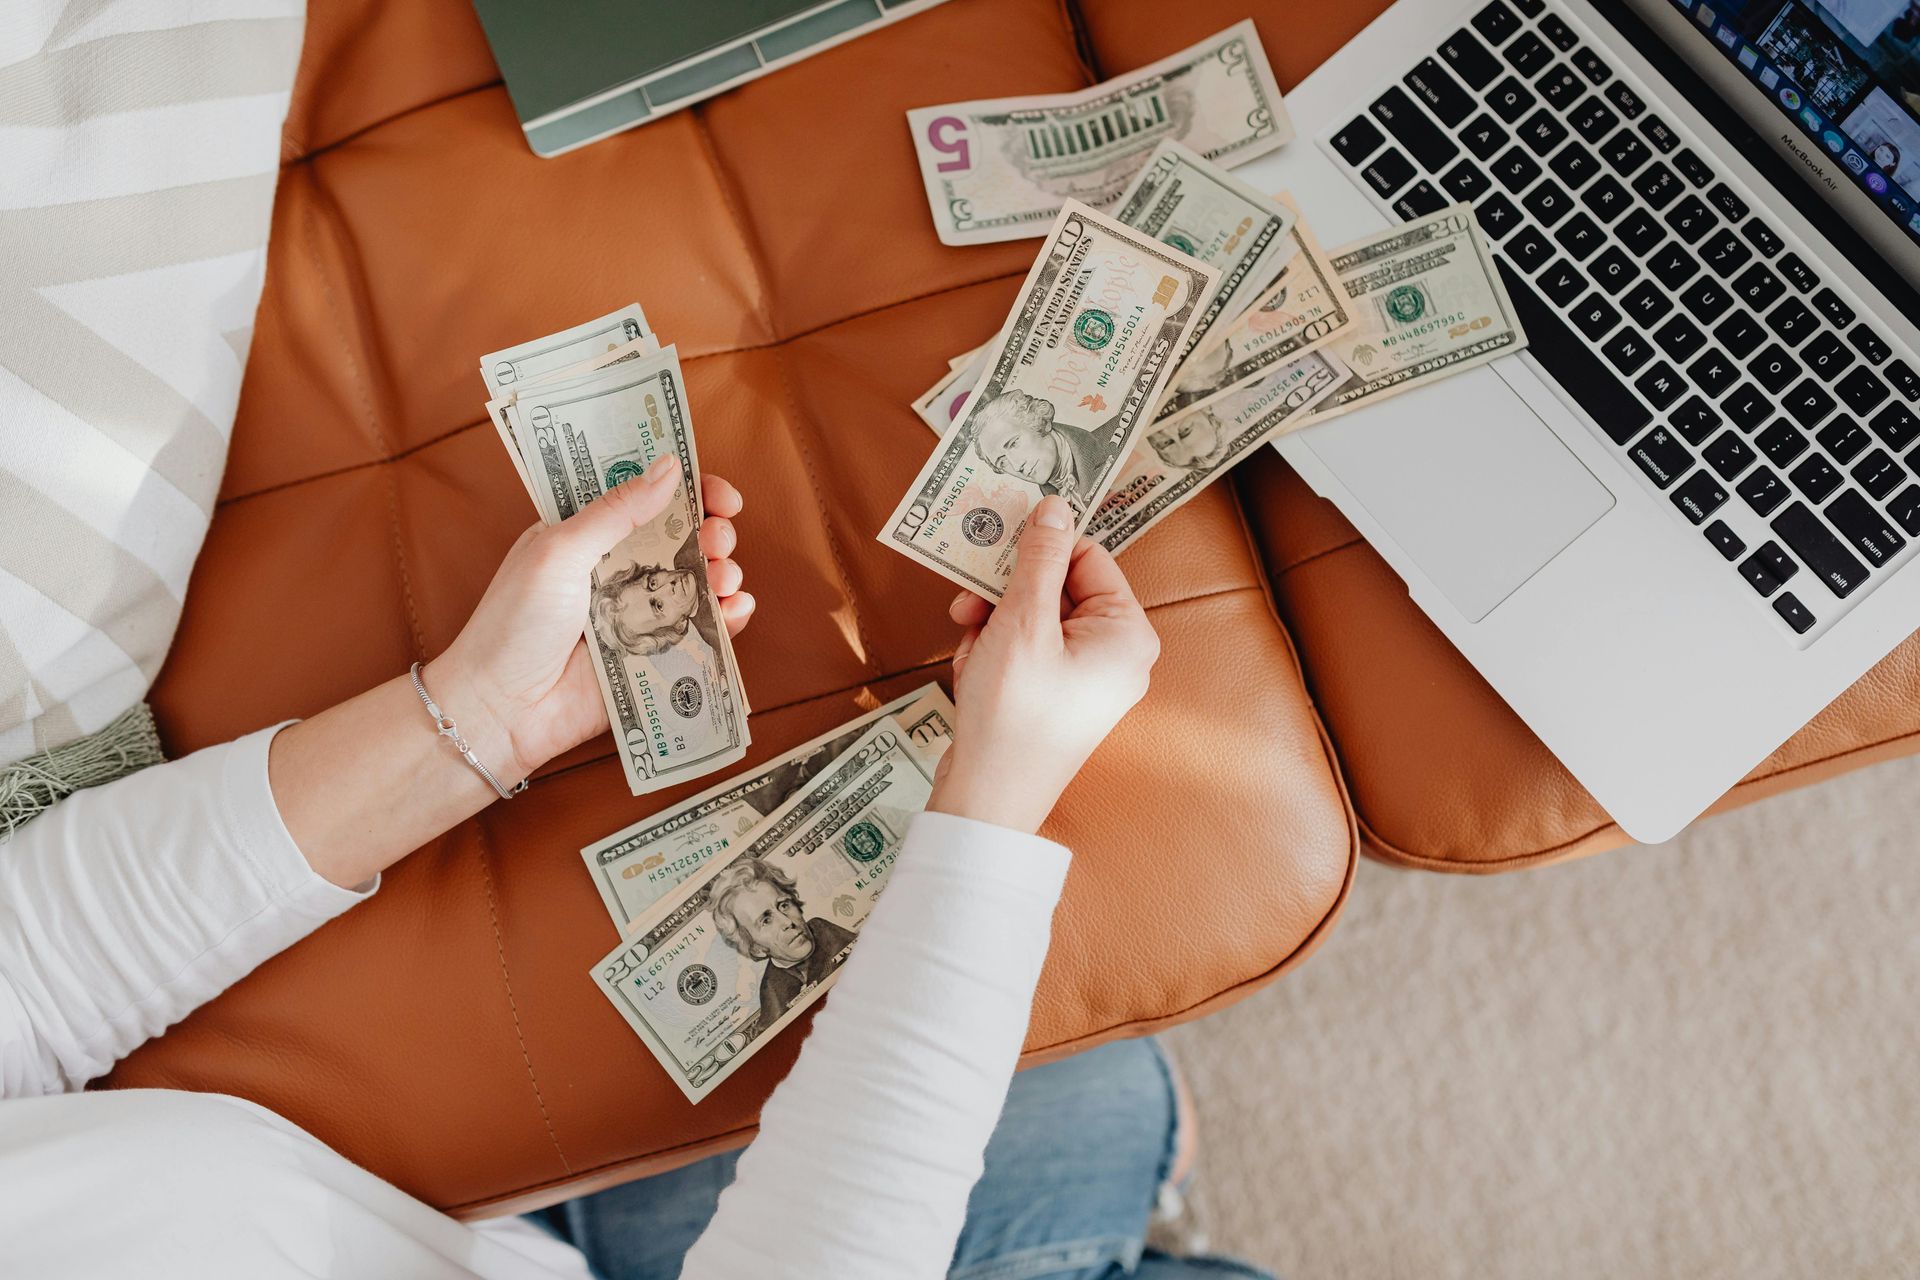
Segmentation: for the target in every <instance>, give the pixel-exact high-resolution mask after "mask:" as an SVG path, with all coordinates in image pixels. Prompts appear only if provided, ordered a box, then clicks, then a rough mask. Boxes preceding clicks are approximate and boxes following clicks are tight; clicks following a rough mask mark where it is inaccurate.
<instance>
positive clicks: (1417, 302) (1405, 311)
mask: <svg viewBox="0 0 1920 1280" xmlns="http://www.w3.org/2000/svg"><path fill="white" fill-rule="evenodd" d="M1387 314H1388V315H1390V316H1392V317H1393V318H1394V319H1395V320H1398V321H1399V322H1400V323H1401V324H1412V323H1413V322H1414V321H1415V320H1418V319H1419V318H1420V317H1421V316H1423V315H1425V314H1427V298H1426V295H1425V294H1423V293H1421V292H1420V289H1419V287H1418V286H1417V285H1411V284H1403V285H1401V286H1400V287H1399V288H1397V289H1395V290H1394V291H1393V292H1392V293H1389V294H1388V295H1387Z"/></svg>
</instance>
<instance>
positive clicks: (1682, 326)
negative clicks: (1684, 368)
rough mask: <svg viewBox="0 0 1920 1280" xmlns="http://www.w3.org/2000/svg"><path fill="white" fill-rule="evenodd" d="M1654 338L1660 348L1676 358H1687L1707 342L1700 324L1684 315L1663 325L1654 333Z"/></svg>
mask: <svg viewBox="0 0 1920 1280" xmlns="http://www.w3.org/2000/svg"><path fill="white" fill-rule="evenodd" d="M1653 340H1654V341H1655V342H1657V343H1659V344H1660V349H1661V350H1662V351H1664V352H1666V353H1667V355H1668V357H1669V358H1671V359H1674V360H1685V359H1686V358H1687V357H1688V356H1690V355H1692V354H1693V353H1694V352H1696V351H1698V350H1699V349H1700V348H1701V347H1704V346H1705V345H1706V344H1707V335H1706V334H1704V333H1702V332H1700V326H1699V325H1697V324H1695V323H1694V322H1693V321H1691V320H1689V319H1687V318H1686V317H1685V316H1684V315H1676V316H1674V317H1673V318H1672V319H1670V320H1668V321H1667V322H1666V323H1665V324H1663V325H1661V326H1660V328H1659V330H1658V331H1657V332H1655V333H1654V335H1653Z"/></svg>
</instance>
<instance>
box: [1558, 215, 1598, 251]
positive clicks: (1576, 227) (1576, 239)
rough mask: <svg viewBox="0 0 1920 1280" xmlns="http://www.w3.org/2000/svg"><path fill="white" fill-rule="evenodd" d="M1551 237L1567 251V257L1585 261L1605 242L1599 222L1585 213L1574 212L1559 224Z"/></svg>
mask: <svg viewBox="0 0 1920 1280" xmlns="http://www.w3.org/2000/svg"><path fill="white" fill-rule="evenodd" d="M1553 238H1554V239H1555V240H1558V241H1559V242H1560V247H1561V248H1562V249H1565V250H1566V251H1567V256H1568V257H1570V258H1572V259H1573V260H1574V261H1575V262H1585V261H1586V260H1587V259H1588V258H1590V257H1592V256H1593V254H1594V251H1595V250H1597V249H1598V248H1599V247H1600V246H1601V245H1602V244H1604V243H1605V242H1606V232H1604V231H1602V230H1600V224H1599V223H1597V222H1595V221H1594V220H1593V219H1592V218H1589V217H1588V216H1587V215H1586V214H1584V213H1576V214H1574V215H1573V216H1572V217H1571V218H1568V219H1567V220H1566V221H1565V222H1563V223H1561V224H1560V229H1559V230H1558V231H1556V232H1554V233H1553Z"/></svg>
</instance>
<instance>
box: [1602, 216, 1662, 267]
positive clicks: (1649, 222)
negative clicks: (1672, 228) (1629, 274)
mask: <svg viewBox="0 0 1920 1280" xmlns="http://www.w3.org/2000/svg"><path fill="white" fill-rule="evenodd" d="M1666 234H1667V233H1666V232H1664V231H1662V230H1661V229H1660V224H1659V223H1658V222H1655V221H1654V220H1653V217H1652V215H1651V214H1649V213H1648V212H1647V211H1646V210H1645V209H1635V210H1634V211H1633V212H1632V213H1630V214H1628V215H1627V216H1626V217H1624V218H1622V219H1620V221H1619V223H1618V224H1616V225H1615V226H1614V228H1613V238H1614V239H1616V240H1618V241H1619V242H1620V243H1621V244H1624V245H1625V246H1627V248H1629V249H1631V250H1633V251H1634V252H1635V253H1637V254H1641V255H1643V256H1644V255H1645V253H1646V252H1647V250H1649V249H1651V248H1653V246H1655V245H1657V244H1659V243H1660V241H1661V240H1662V239H1664V238H1665V236H1666Z"/></svg>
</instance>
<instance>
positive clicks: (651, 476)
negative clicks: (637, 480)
mask: <svg viewBox="0 0 1920 1280" xmlns="http://www.w3.org/2000/svg"><path fill="white" fill-rule="evenodd" d="M679 474H680V459H678V458H676V457H674V456H673V455H672V454H670V453H669V454H667V455H666V456H665V457H662V458H656V459H655V460H654V463H653V465H652V466H650V467H648V468H647V474H646V477H645V479H646V482H647V483H648V484H659V483H660V482H661V481H662V480H668V479H671V478H673V477H674V476H676V475H679Z"/></svg>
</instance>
